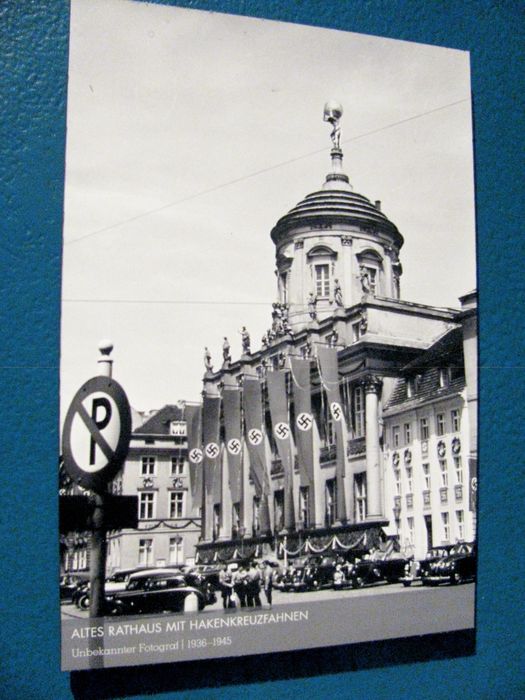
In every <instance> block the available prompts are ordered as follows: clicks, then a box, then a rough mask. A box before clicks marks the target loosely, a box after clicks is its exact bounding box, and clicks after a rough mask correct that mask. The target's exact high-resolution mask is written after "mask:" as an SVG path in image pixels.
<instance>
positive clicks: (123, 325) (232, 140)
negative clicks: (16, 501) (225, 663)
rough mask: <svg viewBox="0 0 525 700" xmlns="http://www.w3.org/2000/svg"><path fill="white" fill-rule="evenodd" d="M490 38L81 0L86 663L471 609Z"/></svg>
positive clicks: (72, 251) (69, 629) (67, 305)
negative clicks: (480, 70)
mask: <svg viewBox="0 0 525 700" xmlns="http://www.w3.org/2000/svg"><path fill="white" fill-rule="evenodd" d="M471 101H472V100H471V86H470V65H469V54H468V52H465V51H459V50H455V49H447V48H441V47H437V46H430V45H424V44H417V43H412V42H408V41H399V40H394V39H386V38H381V37H375V36H370V35H361V34H354V33H350V32H343V31H336V30H330V29H321V28H318V27H311V26H303V25H295V24H288V23H281V22H275V21H269V20H262V19H254V18H248V17H242V16H233V15H227V14H220V13H212V12H203V11H197V10H189V9H182V8H178V7H174V6H163V5H153V4H148V3H143V2H138V1H135V0H72V2H71V26H70V45H69V73H68V96H67V139H66V179H65V204H64V232H63V263H62V264H63V267H62V312H61V314H62V315H61V366H60V413H61V416H60V433H61V450H60V456H59V458H58V459H57V462H58V469H59V499H60V533H58V534H57V537H58V538H59V546H60V581H58V577H57V585H60V618H61V630H62V669H63V670H81V669H89V668H104V667H112V666H134V665H142V664H152V663H163V662H166V663H173V662H178V661H185V660H189V659H192V660H193V659H209V658H218V657H231V656H242V655H248V654H250V655H251V654H264V653H267V652H270V651H287V650H292V649H308V648H316V647H326V646H336V645H343V644H354V643H355V644H357V643H360V642H374V641H378V640H385V639H400V638H407V637H416V636H424V635H428V634H434V633H448V632H455V631H458V630H473V629H474V627H475V585H476V570H477V546H476V532H477V515H476V511H477V477H478V470H477V462H478V456H477V444H478V434H477V433H478V431H477V416H478V390H477V378H478V363H477V347H478V335H477V288H476V240H475V210H474V166H473V139H472V105H471Z"/></svg>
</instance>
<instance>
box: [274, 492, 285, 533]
mask: <svg viewBox="0 0 525 700" xmlns="http://www.w3.org/2000/svg"><path fill="white" fill-rule="evenodd" d="M273 522H274V529H275V532H281V530H282V529H283V528H284V491H283V489H279V490H278V491H274V494H273Z"/></svg>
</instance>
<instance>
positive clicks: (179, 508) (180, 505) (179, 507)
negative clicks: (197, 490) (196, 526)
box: [170, 491, 185, 518]
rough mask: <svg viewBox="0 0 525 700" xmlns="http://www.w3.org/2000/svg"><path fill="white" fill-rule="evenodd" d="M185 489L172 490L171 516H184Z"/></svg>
mask: <svg viewBox="0 0 525 700" xmlns="http://www.w3.org/2000/svg"><path fill="white" fill-rule="evenodd" d="M184 500H185V499H184V491H171V493H170V518H183V517H184Z"/></svg>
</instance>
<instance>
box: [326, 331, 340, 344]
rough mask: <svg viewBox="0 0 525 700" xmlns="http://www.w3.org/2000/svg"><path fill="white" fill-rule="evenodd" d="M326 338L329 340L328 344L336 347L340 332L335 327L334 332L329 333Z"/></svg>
mask: <svg viewBox="0 0 525 700" xmlns="http://www.w3.org/2000/svg"><path fill="white" fill-rule="evenodd" d="M326 339H327V341H328V346H329V347H331V348H335V347H336V345H337V341H338V340H339V333H338V332H337V331H336V330H335V328H334V329H333V330H332V332H331V333H329V334H328V336H327V338H326Z"/></svg>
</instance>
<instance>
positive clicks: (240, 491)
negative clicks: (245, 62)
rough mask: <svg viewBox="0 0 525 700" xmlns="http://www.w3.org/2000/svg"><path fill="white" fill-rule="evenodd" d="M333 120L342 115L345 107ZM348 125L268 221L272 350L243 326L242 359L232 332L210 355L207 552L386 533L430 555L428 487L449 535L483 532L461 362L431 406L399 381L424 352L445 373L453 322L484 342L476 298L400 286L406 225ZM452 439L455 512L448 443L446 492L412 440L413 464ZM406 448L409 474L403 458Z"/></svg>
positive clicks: (317, 546)
mask: <svg viewBox="0 0 525 700" xmlns="http://www.w3.org/2000/svg"><path fill="white" fill-rule="evenodd" d="M329 114H330V113H329ZM339 116H340V114H339ZM327 121H330V122H331V123H332V125H334V123H336V122H338V116H337V115H336V116H335V117H334V116H333V115H332V117H330V116H329V117H328V119H327ZM334 132H335V133H336V137H335V138H334ZM337 134H338V132H337V130H336V129H334V131H333V132H332V141H333V148H332V150H331V169H330V172H329V173H328V174H327V176H326V178H325V181H324V183H323V185H322V187H321V189H319V190H317V191H315V192H313V193H311V194H309V195H307V196H306V197H305V198H304V199H303V200H302V201H301V202H300V203H299V204H297V206H295V207H294V208H293V209H292V210H291V211H290V212H289V213H288V214H286V215H285V216H283V217H282V218H281V219H280V220H279V221H278V222H277V224H276V225H275V227H274V228H273V230H272V232H271V237H272V240H273V242H274V244H275V246H276V276H277V280H278V289H277V301H276V302H275V303H274V304H273V311H272V325H271V328H269V330H268V332H267V333H265V335H264V337H263V338H262V340H261V343H260V347H259V348H258V349H256V350H254V349H252V341H251V338H250V337H249V334H248V331H247V330H246V328H244V329H243V351H242V354H241V356H240V358H239V359H236V360H233V359H232V357H231V354H230V346H229V343H228V340H227V339H226V338H225V339H224V351H223V362H222V366H221V367H220V368H219V369H218V370H214V369H213V367H212V365H211V360H210V358H209V357H206V373H205V375H204V380H203V383H204V391H203V397H204V399H203V411H202V426H201V427H202V432H200V428H199V431H197V433H194V434H193V435H192V437H191V443H192V445H191V446H190V461H191V460H192V455H193V457H194V458H195V462H194V463H195V467H196V468H197V469H198V470H199V473H201V480H202V483H201V487H202V488H201V493H200V497H201V512H202V517H203V520H202V533H201V540H200V542H199V545H198V557H199V559H200V560H201V561H212V560H214V561H217V560H222V561H225V560H227V559H230V558H237V557H241V556H248V555H253V554H255V555H258V554H262V553H268V552H269V551H273V552H274V553H275V554H276V555H277V556H282V554H283V552H286V554H287V556H294V555H297V554H299V553H301V554H304V553H308V552H323V551H328V550H330V551H334V550H335V551H337V550H339V551H349V550H352V549H354V550H356V551H357V550H358V549H360V550H369V549H371V548H372V547H384V546H385V543H386V541H387V540H388V539H391V540H395V541H396V542H397V543H398V544H399V545H400V546H404V545H405V544H407V543H408V544H410V546H411V547H415V548H417V551H418V552H419V551H422V549H424V547H425V546H426V544H427V543H428V541H429V538H428V537H427V535H426V532H427V531H428V527H427V526H426V525H425V526H424V527H423V526H422V523H421V522H420V521H422V522H423V523H427V521H426V520H424V517H425V515H426V511H425V507H426V506H428V504H427V503H426V502H425V503H423V500H422V499H423V498H427V496H425V495H424V492H426V491H430V493H431V502H430V506H431V509H433V510H432V533H433V534H432V536H433V537H434V538H436V541H437V540H444V539H448V540H451V539H452V538H459V537H460V535H461V534H463V535H464V537H466V538H470V536H471V535H473V527H474V524H473V519H472V516H471V515H470V514H467V512H466V508H465V501H464V500H463V499H464V498H465V496H464V494H463V495H462V498H461V499H459V500H456V495H457V494H459V493H460V489H459V486H461V487H462V488H463V487H464V482H459V481H458V483H457V486H458V488H457V489H455V488H454V486H455V485H456V484H455V482H454V479H455V478H457V479H460V478H463V479H464V478H465V473H464V472H463V471H461V472H460V470H459V468H458V469H457V470H456V464H457V461H455V460H454V458H453V456H452V455H453V454H454V455H456V453H454V452H453V450H454V449H457V445H458V442H454V440H456V441H459V442H460V444H461V448H460V452H459V454H460V456H461V457H462V458H463V459H467V461H468V457H467V455H470V457H472V453H473V451H475V446H474V445H473V443H472V440H473V435H472V431H470V428H469V419H468V417H467V416H468V415H470V414H471V413H472V412H473V411H474V412H475V410H476V405H477V391H475V390H473V391H471V392H470V393H469V389H468V387H467V386H466V377H465V372H464V371H463V370H462V371H461V372H460V371H459V370H458V377H456V376H455V375H453V374H451V375H450V377H449V380H448V381H449V385H447V386H450V391H447V392H444V393H443V395H440V394H439V391H438V389H439V387H438V386H437V385H436V387H433V388H432V389H429V391H428V393H427V394H425V402H426V403H424V408H425V411H426V413H425V415H423V404H422V405H421V406H419V405H418V407H417V410H416V409H415V408H414V407H413V406H412V405H411V404H409V403H405V402H404V399H402V398H401V397H402V396H403V395H402V393H400V392H401V391H402V390H404V391H405V392H406V388H405V389H400V382H401V383H402V382H403V381H404V379H403V378H404V377H405V376H407V375H406V372H407V368H410V367H411V363H414V362H416V363H417V362H420V361H421V357H422V355H425V353H428V354H427V360H429V361H430V364H431V365H432V363H434V365H435V366H432V367H431V368H429V371H430V369H432V373H433V374H432V376H433V377H434V374H435V372H436V371H438V374H439V370H440V369H441V365H442V364H443V362H444V360H442V359H441V358H440V355H439V353H440V352H441V350H443V351H445V350H446V351H447V352H448V350H449V348H448V344H447V343H445V346H443V342H442V345H440V344H439V343H440V339H443V338H445V339H446V338H448V337H449V336H450V334H452V337H453V338H454V339H455V340H456V341H457V342H458V343H459V344H460V345H461V343H460V341H459V336H460V335H461V333H462V332H463V330H462V329H463V328H465V329H466V328H467V326H469V324H470V326H469V329H470V330H469V331H468V332H467V331H465V332H466V333H467V335H468V334H469V333H470V336H471V337H470V340H468V341H467V340H466V341H465V342H469V343H470V346H469V351H472V350H473V351H474V354H475V329H473V327H472V318H475V310H474V311H473V312H472V314H467V316H468V319H466V318H463V317H462V316H461V313H458V311H457V310H453V309H447V308H438V307H431V306H428V305H423V304H417V303H413V302H408V301H404V300H403V299H402V298H401V275H402V265H401V262H400V255H399V254H400V250H401V248H402V245H403V237H402V235H401V234H400V232H399V231H398V230H397V228H396V226H395V225H394V224H393V223H392V222H391V221H389V219H388V218H387V217H386V216H385V214H384V213H383V212H382V211H381V205H380V202H378V201H376V202H375V203H372V202H370V201H369V200H368V199H367V198H366V197H364V196H363V195H360V194H357V193H354V191H353V189H352V186H351V185H350V183H349V180H348V177H347V176H346V174H345V173H344V171H343V165H342V162H343V154H342V151H341V149H340V147H339V141H338V136H337ZM473 333H474V335H472V334H473ZM472 343H474V345H472ZM436 347H437V349H436ZM432 348H434V350H432ZM454 359H455V360H457V362H456V364H458V362H459V359H458V357H455V358H454ZM458 367H459V365H458ZM443 369H445V368H443ZM459 374H461V376H462V379H461V380H460V378H459ZM470 374H471V371H470V369H469V376H470ZM439 381H440V380H439ZM443 381H445V378H444V375H443ZM403 386H404V385H403ZM429 386H430V385H429ZM434 388H435V391H434ZM452 389H453V391H452ZM404 396H405V398H406V393H405V395H404ZM469 396H470V399H469ZM232 406H235V408H232ZM420 413H421V415H420ZM427 414H428V415H427ZM442 416H445V418H444V423H443V424H442V423H441V422H440V421H441V420H442ZM423 419H426V420H427V421H428V422H429V433H428V434H429V437H428V438H425V439H423V438H421V437H420V434H419V433H418V432H417V431H418V430H420V429H422V428H421V426H422V425H423V424H422V423H421V421H422V420H423ZM431 421H432V427H430V422H431ZM436 422H437V423H436ZM436 425H437V427H435V426H436ZM407 426H408V427H407ZM402 431H406V432H405V433H403V432H402ZM398 433H399V434H398ZM416 440H417V444H416ZM440 440H441V442H444V444H445V445H446V450H448V455H449V457H448V458H449V460H450V464H448V462H447V478H449V479H450V483H449V482H448V481H447V485H446V489H447V492H446V498H447V503H446V505H447V509H444V501H443V500H441V499H443V498H445V492H444V491H443V490H439V488H438V484H439V483H440V481H439V479H440V478H441V483H442V484H444V479H445V476H444V475H441V476H440V474H439V473H438V471H437V470H439V469H440V468H441V467H440V462H439V459H438V456H436V459H432V460H431V459H430V458H429V460H428V465H429V470H430V472H429V478H430V479H431V480H433V481H431V483H432V484H434V485H435V488H436V490H435V491H434V490H433V489H434V486H432V487H429V488H428V489H427V488H422V486H426V483H424V476H423V472H422V470H423V466H422V465H423V464H427V462H421V464H420V465H419V467H418V473H417V479H418V480H419V481H418V482H417V484H416V480H415V472H412V476H411V473H410V471H409V470H408V471H407V468H409V464H408V462H406V461H403V460H408V459H409V457H408V453H407V452H406V450H407V449H408V450H410V454H411V455H412V453H414V467H415V454H416V453H418V458H419V453H421V457H423V456H424V453H423V452H422V450H423V449H427V450H428V454H429V455H430V454H432V456H434V452H436V450H437V449H438V443H439V442H440ZM403 441H406V445H405V443H404V442H403ZM191 447H193V450H192V449H191ZM230 448H232V449H230ZM440 449H441V448H440ZM403 450H405V451H403ZM394 455H397V456H394ZM398 459H399V460H401V465H402V466H403V465H405V466H404V471H403V470H401V469H397V466H398V463H396V469H394V467H393V466H392V464H393V460H398ZM414 467H412V469H414ZM425 468H426V467H425ZM462 469H464V466H463V467H462ZM449 470H451V471H450V474H449ZM398 472H402V473H401V474H400V476H399V479H398ZM409 478H411V479H412V481H411V482H409ZM403 480H405V481H403ZM422 480H423V481H422ZM416 485H417V494H416ZM398 487H399V493H398V492H397V489H398ZM409 487H410V488H411V489H412V491H410V492H409V491H408V490H407V489H408V488H409ZM441 488H442V489H444V488H445V486H442V487H441ZM450 489H451V490H450ZM410 494H411V495H412V499H413V500H412V503H413V504H414V503H416V504H417V508H418V509H419V510H418V513H419V512H420V516H421V517H419V516H418V518H417V523H416V518H415V516H413V515H410V514H409V511H408V510H407V508H408V505H407V504H408V502H409V501H408V500H407V499H408V496H409V495H410ZM403 497H405V501H404V502H402V498H403ZM399 499H401V500H399ZM412 507H413V508H414V505H413V506H412ZM399 508H401V510H400V511H399ZM398 511H399V513H398ZM434 511H436V512H438V513H439V515H434ZM445 513H448V518H449V520H448V528H449V529H448V531H447V530H446V529H445V527H446V525H447V521H446V518H445V516H444V514H445ZM460 513H463V515H462V516H461V515H459V514H460ZM423 514H424V515H423ZM461 517H463V521H461ZM410 518H412V520H411V519H410ZM425 528H427V529H425ZM439 528H441V530H440V532H439V533H438V529H439ZM445 535H447V537H445ZM425 538H426V539H425Z"/></svg>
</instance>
